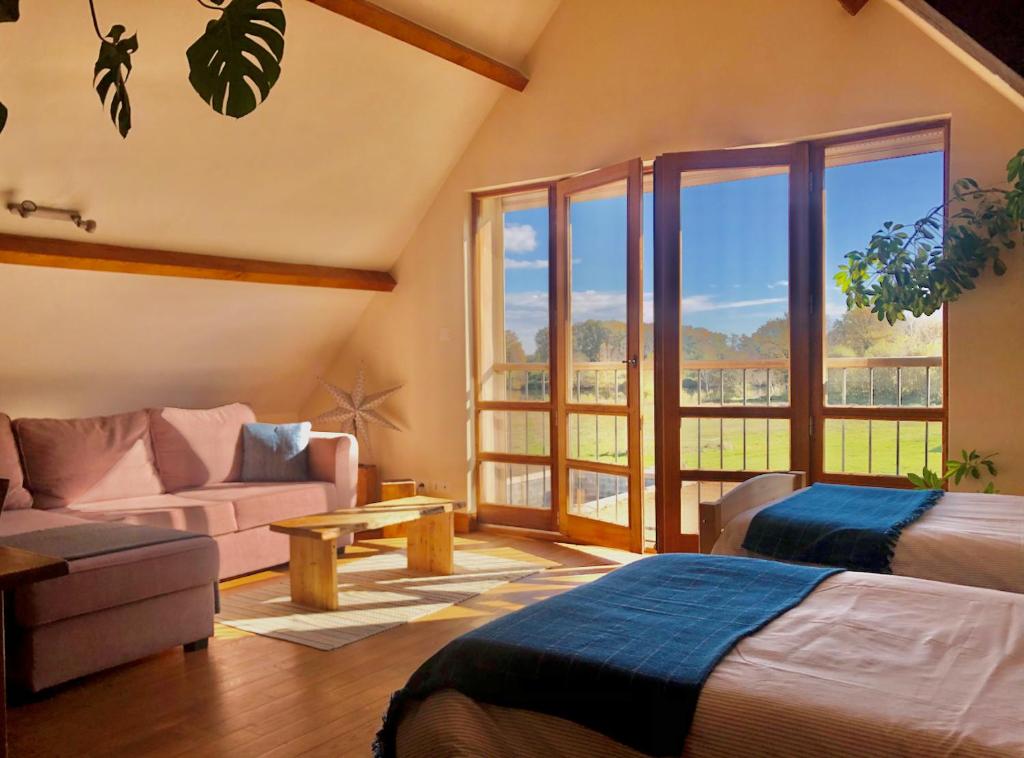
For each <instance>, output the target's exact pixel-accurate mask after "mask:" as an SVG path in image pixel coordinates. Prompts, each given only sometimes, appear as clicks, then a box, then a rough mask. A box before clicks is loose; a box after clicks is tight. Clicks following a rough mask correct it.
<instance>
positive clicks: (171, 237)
mask: <svg viewBox="0 0 1024 758" xmlns="http://www.w3.org/2000/svg"><path fill="white" fill-rule="evenodd" d="M556 2H557V0H511V1H510V2H504V3H502V4H501V7H500V8H495V9H493V10H492V12H489V13H483V12H475V13H470V12H466V5H465V2H464V0H390V2H389V0H382V4H384V5H386V6H387V5H389V4H391V5H393V7H395V8H396V10H399V11H401V12H402V13H405V14H407V15H409V16H411V17H412V18H415V19H416V20H417V21H419V22H420V23H423V24H427V25H429V26H430V27H431V28H435V29H438V30H439V31H441V32H442V33H448V34H458V35H461V36H460V37H459V38H460V39H465V40H466V41H467V42H469V43H471V44H474V45H478V46H479V47H481V48H482V49H485V50H489V51H492V52H493V54H494V55H498V56H500V57H502V59H503V60H505V61H507V62H508V63H510V64H514V65H518V64H519V62H520V60H521V59H522V57H523V56H524V55H525V54H526V51H527V50H529V48H530V47H531V46H532V43H533V41H534V40H535V39H536V37H537V35H538V34H539V33H540V31H541V29H542V28H543V27H544V25H545V24H546V23H547V20H548V18H549V16H550V14H551V12H552V10H553V8H554V5H555V3H556ZM87 5H88V4H87V3H85V2H75V3H71V2H69V1H68V0H32V2H25V3H22V4H21V10H22V16H21V20H20V21H18V23H16V24H0V100H2V101H3V102H4V103H5V105H6V106H7V107H8V108H9V109H10V118H9V120H8V122H7V126H6V128H5V129H4V132H3V134H2V135H0V207H2V204H3V203H6V202H8V201H10V200H21V199H24V198H29V199H32V200H34V201H36V202H38V203H40V204H44V205H58V206H67V207H72V208H77V209H80V210H81V211H82V212H83V214H84V215H85V216H86V217H88V218H94V219H96V220H97V221H98V223H99V227H98V229H97V230H96V233H95V234H94V235H92V236H87V235H86V234H85V233H84V232H82V231H80V230H78V229H76V228H75V227H74V226H72V225H71V224H70V223H68V222H62V221H54V220H42V219H32V220H27V221H26V220H23V219H21V218H18V217H16V216H13V215H10V214H8V213H7V212H6V211H4V210H0V232H5V233H10V234H25V235H38V236H50V237H63V238H68V239H73V240H79V241H88V240H91V241H97V242H110V243H118V244H128V245H139V246H143V247H154V248H163V249H170V250H185V251H192V252H199V253H210V254H222V255H235V256H243V257H250V258H259V259H269V260H277V261H287V262H296V263H315V264H323V265H331V266H351V267H360V268H371V269H379V270H386V269H389V268H390V267H391V266H392V265H394V263H395V261H396V260H397V259H398V256H399V254H400V252H401V250H402V248H403V247H404V246H405V244H406V241H407V240H408V239H409V238H410V235H411V234H412V232H413V231H414V229H415V228H416V226H417V224H418V223H419V220H420V219H421V218H422V216H423V214H424V213H425V212H426V210H427V208H428V207H429V205H430V203H431V202H432V199H433V197H434V194H435V193H436V191H437V189H438V187H439V186H440V185H441V183H442V181H443V180H444V178H445V176H447V174H448V173H449V172H450V170H451V168H452V166H453V165H454V163H455V161H456V160H457V159H458V157H459V156H460V155H461V154H462V152H463V151H464V149H465V147H466V145H467V144H468V143H469V141H470V140H471V138H472V136H473V134H474V133H475V131H476V128H477V126H479V124H480V123H481V122H482V120H483V119H484V118H485V117H486V115H487V113H488V112H489V111H490V109H491V108H492V106H493V105H494V103H495V102H496V100H497V99H498V97H499V96H500V93H501V92H502V90H503V89H504V88H503V87H502V86H501V85H499V84H497V83H495V82H492V81H490V80H488V79H485V78H483V77H480V76H477V75H475V74H473V73H472V72H469V71H467V70H465V69H463V68H460V67H458V66H455V65H452V64H451V63H448V62H447V61H444V60H441V59H440V58H437V57H434V56H430V55H427V54H425V53H423V52H422V51H420V50H417V49H416V48H414V47H412V46H410V45H406V44H403V43H401V42H399V41H397V40H394V39H391V38H390V37H388V36H386V35H384V34H381V33H379V32H377V31H375V30H373V29H369V28H367V27H365V26H362V25H360V24H358V23H355V22H353V21H350V20H349V19H346V18H343V17H341V16H339V15H337V14H334V13H331V12H329V11H327V10H324V9H323V8H318V7H316V6H315V5H313V4H312V3H307V2H299V1H298V0H289V2H287V3H285V10H286V13H287V20H288V26H287V37H286V38H287V42H286V52H285V57H284V61H283V64H282V74H281V78H280V80H279V82H278V83H277V85H276V86H275V88H274V90H273V92H272V94H271V95H270V97H269V99H268V100H267V101H266V102H265V103H263V104H262V105H261V106H260V107H259V108H258V109H257V110H256V111H255V112H254V113H252V114H251V115H249V116H247V117H246V118H244V119H241V120H235V119H232V118H226V117H223V116H219V115H217V114H216V113H214V112H213V111H212V110H211V109H210V108H209V107H207V105H206V104H205V103H204V102H203V101H202V99H201V98H200V97H198V96H197V95H196V93H195V92H194V91H193V90H192V87H191V86H190V84H189V82H188V69H187V66H186V61H185V50H186V48H188V46H189V45H190V44H192V42H194V41H195V39H196V38H197V37H198V36H199V35H200V34H201V33H202V31H203V29H204V28H205V25H206V23H207V22H208V21H209V20H211V19H213V18H216V13H215V12H211V11H210V10H209V9H208V8H203V7H201V6H200V5H199V4H197V3H182V2H173V3H172V2H168V0H103V2H102V3H97V12H98V14H99V19H100V24H101V28H102V29H103V30H104V31H106V30H107V29H109V28H110V26H112V25H113V24H115V23H120V24H124V25H125V26H126V27H127V28H128V30H129V33H132V32H135V31H138V34H139V41H140V49H139V51H138V53H137V54H136V55H135V56H133V62H134V68H133V72H132V76H131V79H130V81H129V85H128V89H129V93H130V96H131V103H132V112H133V128H132V131H131V133H130V134H129V135H128V137H127V139H122V138H121V137H120V136H119V135H118V134H117V132H116V130H115V129H114V127H113V125H112V124H111V123H110V119H109V116H108V115H107V113H106V111H105V110H104V108H103V106H102V104H101V103H100V102H99V101H98V99H97V97H96V92H95V91H94V90H93V88H92V83H91V76H92V70H93V65H94V63H95V60H96V51H97V49H98V43H97V41H96V36H95V34H94V32H93V28H92V21H91V19H90V16H89V10H88V7H87ZM369 300H370V296H369V295H367V294H364V293H358V292H356V293H353V292H341V291H336V290H334V291H330V290H316V289H305V288H297V287H273V286H267V285H252V284H239V283H232V282H202V281H191V280H184V279H178V280H174V279H161V278H153V277H144V276H123V275H114V274H102V273H88V272H74V271H58V270H45V269H29V268H24V267H20V266H10V265H0V356H2V359H0V411H2V412H6V413H10V414H12V415H15V416H22V415H44V416H69V415H93V414H100V413H108V412H114V411H120V410H127V409H131V408H136V407H141V406H145V405H167V404H180V405H189V406H210V405H214V404H217V403H220V402H225V401H233V400H248V401H250V402H252V403H253V404H254V405H255V406H256V408H257V411H258V412H259V413H260V415H261V416H263V417H264V418H273V419H289V418H294V417H295V415H296V413H297V411H298V409H299V407H300V406H301V405H302V404H303V402H305V400H306V399H307V398H308V397H309V394H310V392H312V390H313V387H314V386H315V377H316V375H317V374H318V373H321V372H323V371H324V369H325V368H326V367H327V366H328V365H329V363H330V361H331V360H332V359H333V358H334V356H335V355H337V352H338V344H339V342H340V341H343V340H345V339H346V338H347V336H348V334H349V333H350V332H351V330H352V328H353V327H354V325H355V323H356V320H357V319H358V317H359V316H360V314H361V313H362V311H363V308H364V307H365V306H366V304H367V303H368V302H369Z"/></svg>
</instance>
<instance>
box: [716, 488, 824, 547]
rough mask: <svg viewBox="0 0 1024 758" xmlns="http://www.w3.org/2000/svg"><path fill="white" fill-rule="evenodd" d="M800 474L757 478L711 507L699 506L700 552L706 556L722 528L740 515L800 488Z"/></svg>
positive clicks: (731, 491)
mask: <svg viewBox="0 0 1024 758" xmlns="http://www.w3.org/2000/svg"><path fill="white" fill-rule="evenodd" d="M805 481H806V477H805V476H804V472H803V471H780V472H778V473H772V474H758V475H757V476H755V477H752V478H750V479H747V481H745V482H743V483H742V484H740V485H739V486H737V487H735V488H733V489H732V490H730V491H729V492H727V493H725V494H724V495H722V497H721V498H719V499H718V500H715V501H714V502H711V503H701V504H700V551H701V552H702V553H710V552H711V548H713V547H714V546H715V542H716V541H717V540H718V538H719V537H720V536H721V534H722V529H724V528H725V525H726V524H728V523H729V522H730V521H732V520H733V519H734V518H736V516H737V515H738V514H740V513H743V511H747V510H750V509H751V508H756V507H757V506H759V505H764V504H765V503H770V502H771V501H773V500H778V499H779V498H783V497H785V496H786V495H788V494H790V493H792V492H795V491H796V490H799V489H802V488H803V487H804V482H805Z"/></svg>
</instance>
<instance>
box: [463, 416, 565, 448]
mask: <svg viewBox="0 0 1024 758" xmlns="http://www.w3.org/2000/svg"><path fill="white" fill-rule="evenodd" d="M550 436H551V427H550V421H549V417H548V414H547V413H546V412H543V411H481V412H480V450H481V451H482V452H485V453H513V454H515V455H549V454H550V452H551V450H550V447H551V445H550V442H549V440H550Z"/></svg>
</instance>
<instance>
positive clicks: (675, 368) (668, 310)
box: [468, 119, 951, 552]
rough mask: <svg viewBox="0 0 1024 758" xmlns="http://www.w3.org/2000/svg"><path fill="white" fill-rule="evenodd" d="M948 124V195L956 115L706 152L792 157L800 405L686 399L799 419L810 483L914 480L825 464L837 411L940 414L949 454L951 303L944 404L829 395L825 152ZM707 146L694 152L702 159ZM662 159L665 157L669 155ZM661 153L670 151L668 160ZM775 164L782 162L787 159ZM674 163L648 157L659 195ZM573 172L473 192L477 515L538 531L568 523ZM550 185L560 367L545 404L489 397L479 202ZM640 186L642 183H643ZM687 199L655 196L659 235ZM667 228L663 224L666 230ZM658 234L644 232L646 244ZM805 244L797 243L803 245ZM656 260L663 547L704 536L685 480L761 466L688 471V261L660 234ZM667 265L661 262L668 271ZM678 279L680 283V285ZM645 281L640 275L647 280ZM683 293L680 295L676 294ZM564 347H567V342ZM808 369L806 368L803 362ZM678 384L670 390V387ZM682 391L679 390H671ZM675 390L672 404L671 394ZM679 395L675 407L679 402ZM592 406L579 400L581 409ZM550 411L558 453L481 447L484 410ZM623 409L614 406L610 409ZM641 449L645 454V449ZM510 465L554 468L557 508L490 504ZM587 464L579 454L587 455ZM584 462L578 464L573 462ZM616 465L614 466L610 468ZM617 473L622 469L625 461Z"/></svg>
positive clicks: (933, 417)
mask: <svg viewBox="0 0 1024 758" xmlns="http://www.w3.org/2000/svg"><path fill="white" fill-rule="evenodd" d="M933 130H942V131H943V134H944V140H943V142H944V144H943V158H944V171H943V195H944V196H945V195H947V194H948V191H949V178H950V174H949V163H950V132H951V124H950V121H949V119H931V120H926V121H919V122H911V123H907V124H902V125H899V126H893V127H884V128H878V129H868V130H861V131H852V132H849V133H845V134H842V135H839V136H834V137H829V138H823V139H817V140H805V141H799V142H793V143H786V144H782V145H778V146H773V147H768V148H741V149H737V150H712V151H704V153H703V154H704V155H705V156H707V157H706V159H705V161H706V164H707V165H706V166H705V167H706V168H722V167H723V163H722V162H723V161H726V165H725V166H724V167H727V163H728V161H729V160H731V159H732V158H735V163H736V166H737V167H740V166H742V165H746V163H748V162H749V161H745V160H744V159H743V158H742V157H741V156H742V155H743V154H747V155H748V156H749V155H750V152H749V151H751V150H760V151H765V152H764V155H773V154H774V155H777V156H788V160H787V165H789V166H790V202H791V205H792V207H791V213H790V235H791V239H792V240H795V244H793V245H791V258H790V264H789V270H790V282H791V283H796V284H795V285H791V289H796V290H797V292H798V294H797V296H796V297H795V298H791V301H790V345H791V347H790V405H789V407H788V408H784V407H781V406H780V407H778V408H766V409H761V408H755V409H750V408H749V407H730V406H724V407H722V408H717V407H710V406H708V407H703V408H689V407H688V408H686V413H687V415H690V416H696V415H701V416H715V417H718V416H722V415H723V413H724V414H725V415H728V416H735V417H741V416H744V417H750V418H755V417H756V418H785V419H788V420H789V421H790V446H791V450H790V456H791V466H790V468H792V469H803V470H805V471H807V473H808V476H809V480H810V481H812V482H813V481H827V482H834V483H844V484H859V485H875V486H878V485H881V486H887V487H909V486H910V484H909V482H908V481H907V479H906V478H905V477H902V476H887V475H867V474H837V473H827V472H825V471H824V460H823V459H824V449H825V448H824V427H825V421H826V420H828V419H840V418H844V419H873V420H900V421H918V420H919V421H931V422H937V423H941V424H942V449H943V455H944V456H945V455H948V451H949V381H948V379H949V309H948V308H944V309H943V317H942V327H943V336H942V384H943V389H942V406H941V407H926V408H899V407H895V408H893V407H872V408H868V407H864V406H854V407H849V406H847V407H835V406H833V407H828V406H826V405H825V404H824V385H823V383H822V380H823V378H824V362H823V358H824V356H823V350H824V342H823V339H824V328H825V325H824V313H823V283H824V280H823V275H824V270H823V266H824V222H825V219H824V215H823V211H824V204H823V197H824V194H823V193H824V170H825V165H824V162H825V161H824V158H825V151H826V149H828V148H830V147H833V146H836V145H841V144H846V143H852V142H862V141H867V140H871V139H882V138H885V137H892V136H898V135H901V134H912V133H916V132H926V131H933ZM696 155H697V153H691V156H696ZM662 158H664V156H662ZM659 160H661V159H659ZM774 165H779V164H778V163H776V164H774ZM701 168H702V166H701V164H700V161H699V160H695V161H694V162H692V163H691V164H689V165H687V168H686V170H700V169H701ZM674 169H675V167H672V166H668V165H666V163H665V162H664V161H662V162H661V163H660V164H659V162H658V161H655V162H654V165H653V166H651V165H645V166H644V167H643V175H645V176H646V175H648V174H653V195H654V197H655V198H657V197H658V195H659V191H660V192H661V193H664V192H666V191H672V190H673V188H672V185H673V183H675V184H676V190H677V189H678V184H677V183H678V171H677V170H674ZM565 178H569V177H562V178H559V179H552V180H546V181H539V182H528V183H522V184H516V185H509V186H506V187H501V188H496V189H490V190H483V191H478V192H473V193H471V195H470V200H471V202H470V214H471V215H470V225H469V232H470V246H469V250H470V255H469V261H468V266H469V275H470V285H471V290H472V291H471V308H472V313H471V318H470V324H471V329H472V338H471V339H470V341H469V349H470V352H471V355H470V362H471V367H472V384H473V391H472V399H473V407H472V414H473V426H472V432H473V442H472V451H473V458H472V460H471V466H472V471H473V474H472V482H473V488H474V496H475V501H476V503H477V514H478V518H479V519H480V521H481V522H483V523H488V522H490V523H498V524H502V525H507V526H517V527H523V528H528V529H535V530H543V531H548V532H557V531H558V529H559V511H560V510H561V503H562V495H563V490H564V489H565V483H564V482H563V481H561V480H562V479H564V477H562V476H560V475H559V470H558V469H559V466H558V460H559V457H558V454H557V449H556V448H557V445H558V444H559V440H560V439H561V435H562V431H563V429H562V426H561V424H560V419H559V413H558V409H559V407H563V408H564V406H565V399H564V398H563V397H562V395H564V388H563V387H561V386H560V383H559V382H558V381H557V379H556V378H557V377H558V376H559V372H560V369H561V366H560V363H559V361H560V360H564V356H561V357H560V356H559V352H560V351H559V350H557V349H554V348H555V346H556V345H557V344H560V340H561V339H562V338H563V336H564V334H563V332H564V329H563V325H562V324H560V323H559V318H560V316H559V314H560V310H559V309H560V308H561V307H562V306H563V304H562V303H560V302H559V296H560V295H559V293H560V287H561V285H560V282H559V279H558V273H559V268H560V267H559V265H558V262H557V258H558V240H557V231H558V208H559V203H558V184H559V182H560V181H562V180H563V179H565ZM541 190H543V191H546V192H547V196H548V261H549V266H548V333H549V339H550V340H551V346H552V349H551V350H550V352H549V359H548V360H549V363H548V371H549V376H550V382H549V386H550V394H549V397H548V400H547V401H495V400H484V399H482V398H481V392H480V389H481V385H480V380H481V376H482V375H483V372H482V371H481V368H482V367H481V366H480V362H479V361H480V355H481V350H480V342H479V341H480V339H481V337H482V334H481V330H480V307H479V306H480V296H481V284H482V283H481V282H480V280H479V275H480V266H479V261H478V254H479V250H478V245H477V224H478V220H479V214H480V204H481V202H482V201H483V200H485V199H488V198H494V197H500V196H506V195H515V194H522V193H526V192H531V191H541ZM641 191H642V190H641ZM678 213H679V210H678V207H677V208H676V209H675V211H674V216H673V213H672V211H671V209H669V214H668V215H667V216H666V215H664V214H659V213H658V204H657V202H655V214H654V237H655V240H657V239H658V238H659V237H663V236H664V235H665V234H666V233H667V232H668V230H669V229H670V228H673V227H674V228H676V229H678V226H679V218H678ZM659 230H660V232H659ZM652 242H654V241H646V240H645V242H644V244H645V245H647V244H652ZM794 251H795V252H794ZM653 257H654V260H655V267H656V273H655V277H654V373H653V376H654V379H653V381H654V392H655V405H654V423H655V433H654V444H655V487H656V501H657V506H656V509H655V512H656V530H657V544H656V549H657V550H658V551H659V552H664V551H666V550H692V551H696V550H697V549H698V537H697V535H682V534H679V529H680V523H679V522H680V511H679V507H680V487H681V484H682V481H683V480H684V478H685V480H687V481H720V482H742V481H745V480H747V479H749V478H751V477H753V476H756V475H757V474H759V473H763V472H759V471H711V470H708V471H683V470H682V469H681V468H680V466H679V460H680V439H679V429H680V426H679V424H680V420H681V415H680V409H679V404H678V387H679V382H680V366H679V360H678V358H679V350H680V332H681V328H680V323H679V314H678V308H679V302H678V299H677V301H676V302H675V303H673V302H672V300H671V299H666V297H667V296H668V295H669V294H671V293H670V292H667V290H670V289H671V290H679V289H680V285H679V281H680V274H681V259H680V258H679V256H670V257H671V258H674V260H668V261H661V262H660V264H659V253H658V249H657V243H656V242H654V256H653ZM659 265H660V269H659ZM673 282H675V284H674V285H673V284H672V283H673ZM641 287H642V282H641ZM676 294H677V295H678V294H679V293H678V292H676ZM563 352H564V351H563ZM666 355H672V356H674V360H670V361H666V360H665V359H664V356H666ZM798 367H802V368H800V370H797V368H798ZM666 388H668V389H666ZM672 388H675V394H673V390H672ZM666 398H671V399H672V401H673V402H668V403H666ZM673 403H674V405H673ZM580 409H583V410H582V411H581V412H583V411H585V410H586V409H585V407H584V406H574V410H580ZM502 410H508V411H517V410H521V411H541V412H546V413H547V414H548V422H549V435H550V437H549V439H550V445H549V454H548V455H546V456H536V455H520V454H508V453H494V452H485V451H482V450H481V449H480V440H481V436H480V415H481V413H482V412H484V411H502ZM598 410H600V411H601V412H602V413H608V412H609V411H610V409H609V408H608V407H606V406H599V408H598ZM612 412H613V413H614V411H612ZM641 457H642V454H641ZM487 462H492V463H511V464H530V465H542V466H547V467H548V468H549V470H550V472H551V477H550V482H551V507H550V508H548V509H540V508H530V507H521V506H514V505H508V504H501V503H491V502H486V501H484V500H483V499H482V494H483V489H482V486H481V485H482V482H481V473H480V472H481V464H482V463H487ZM577 463H578V462H577ZM574 465H575V463H574ZM605 466H606V464H600V463H589V462H583V463H582V464H581V466H580V468H588V469H593V470H598V469H601V470H604V467H605ZM608 470H609V471H611V469H610V468H609V469H608ZM614 473H620V472H618V470H617V469H616V471H615V472H614Z"/></svg>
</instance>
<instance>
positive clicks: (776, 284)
mask: <svg viewBox="0 0 1024 758" xmlns="http://www.w3.org/2000/svg"><path fill="white" fill-rule="evenodd" d="M776 287H785V288H787V289H788V288H789V280H788V279H779V281H777V282H772V283H771V284H769V285H768V289H770V290H773V289H775V288H776Z"/></svg>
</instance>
